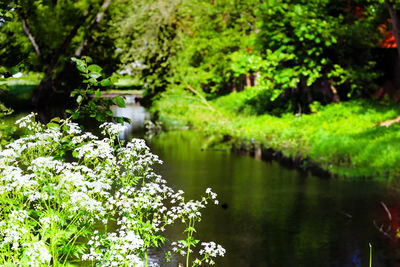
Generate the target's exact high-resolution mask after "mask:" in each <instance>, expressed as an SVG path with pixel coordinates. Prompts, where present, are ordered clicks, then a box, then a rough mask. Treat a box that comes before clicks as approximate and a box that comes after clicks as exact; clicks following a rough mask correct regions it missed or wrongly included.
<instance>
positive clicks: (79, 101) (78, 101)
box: [76, 95, 83, 104]
mask: <svg viewBox="0 0 400 267" xmlns="http://www.w3.org/2000/svg"><path fill="white" fill-rule="evenodd" d="M82 101H83V97H82V96H81V95H78V97H77V98H76V102H77V103H78V104H80V103H82Z"/></svg>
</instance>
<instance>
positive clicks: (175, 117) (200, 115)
mask: <svg viewBox="0 0 400 267" xmlns="http://www.w3.org/2000/svg"><path fill="white" fill-rule="evenodd" d="M241 101H243V99H242V95H241V93H232V94H230V95H227V96H224V97H220V98H217V99H215V100H213V101H210V102H207V103H206V102H205V101H204V99H201V98H200V97H198V96H194V95H192V94H190V93H189V92H187V91H181V90H179V91H168V92H166V93H164V94H163V95H162V96H161V97H160V98H159V99H158V100H157V101H156V102H155V103H154V105H153V107H152V112H153V113H154V112H155V113H157V114H158V118H159V120H160V121H162V122H163V124H164V126H165V127H166V128H169V129H171V128H182V127H191V128H194V129H198V130H201V131H203V132H205V133H206V134H209V135H212V136H214V137H213V138H212V140H213V141H212V143H211V145H212V144H221V143H225V144H227V145H233V144H238V143H247V144H250V143H251V142H254V143H256V144H258V145H262V146H263V147H264V148H266V149H271V150H273V151H279V152H280V153H279V155H281V156H282V157H285V158H287V159H290V160H292V161H297V162H300V164H299V165H300V166H303V167H307V165H310V164H312V165H314V164H315V165H317V166H318V167H320V168H321V169H323V170H325V171H328V172H329V173H331V174H333V175H338V176H348V177H373V178H376V179H395V178H399V177H400V164H398V163H399V162H400V142H399V141H400V125H399V124H398V123H394V124H392V125H390V126H389V127H386V126H380V123H382V122H384V121H387V120H391V119H393V118H396V117H397V116H398V115H399V114H400V106H399V105H396V104H394V103H392V104H390V103H383V102H382V103H379V102H371V100H363V99H358V100H351V101H348V102H342V103H339V104H331V105H328V106H325V107H323V106H317V105H316V107H315V108H314V113H312V114H303V115H301V116H300V115H293V114H284V115H282V116H281V117H276V116H271V115H268V114H264V115H256V114H254V113H252V112H251V111H248V110H246V109H242V108H241V109H238V107H242V106H243V105H242V102H241Z"/></svg>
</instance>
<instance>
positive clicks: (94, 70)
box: [88, 64, 103, 72]
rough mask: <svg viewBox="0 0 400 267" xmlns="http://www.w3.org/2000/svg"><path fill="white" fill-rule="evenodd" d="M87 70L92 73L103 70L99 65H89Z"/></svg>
mask: <svg viewBox="0 0 400 267" xmlns="http://www.w3.org/2000/svg"><path fill="white" fill-rule="evenodd" d="M88 70H90V71H92V72H101V71H102V70H103V68H102V67H100V66H99V65H96V64H92V65H89V67H88Z"/></svg>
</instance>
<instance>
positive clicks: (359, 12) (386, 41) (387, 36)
mask: <svg viewBox="0 0 400 267" xmlns="http://www.w3.org/2000/svg"><path fill="white" fill-rule="evenodd" d="M346 10H347V11H349V12H351V13H352V14H353V16H354V17H355V18H357V19H359V18H365V17H366V15H365V12H364V10H363V9H362V8H361V7H359V6H355V7H354V6H351V5H349V6H347V8H346ZM391 22H392V21H391V19H388V24H391ZM379 30H380V32H381V33H382V35H383V36H384V38H383V40H382V43H380V44H379V48H397V45H396V40H395V39H394V36H393V33H392V31H390V30H388V29H387V25H386V24H381V25H379Z"/></svg>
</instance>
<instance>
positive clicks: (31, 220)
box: [0, 114, 223, 266]
mask: <svg viewBox="0 0 400 267" xmlns="http://www.w3.org/2000/svg"><path fill="white" fill-rule="evenodd" d="M18 124H19V125H21V126H24V127H27V128H28V129H29V130H31V131H32V133H31V134H30V135H27V136H25V137H22V138H19V139H17V140H16V141H14V142H12V143H10V144H8V145H7V146H6V148H5V149H4V150H2V151H0V206H1V207H7V209H3V210H2V211H1V212H2V213H0V216H1V217H0V254H1V253H2V254H3V255H9V256H7V257H0V265H3V264H5V265H7V264H8V262H7V260H8V259H11V258H12V259H13V260H14V263H15V264H17V265H18V264H26V265H31V266H39V265H46V264H50V262H51V258H52V257H51V256H50V254H49V252H48V250H47V248H48V247H51V248H52V253H53V254H54V255H55V257H57V258H58V259H63V261H64V260H68V257H69V256H70V255H72V254H75V255H76V254H77V253H78V254H79V251H82V250H81V249H80V250H79V249H78V248H76V249H75V248H74V247H73V246H72V245H71V244H74V243H75V241H74V240H76V239H77V238H78V237H79V236H80V235H83V233H85V235H87V234H88V233H89V235H91V237H90V240H89V241H88V243H87V244H86V252H85V253H84V254H83V255H82V252H80V253H81V255H82V260H83V261H92V263H93V264H94V265H101V266H121V265H127V266H143V265H144V262H145V261H144V259H145V258H147V250H148V249H149V248H155V247H159V246H161V245H162V244H163V243H164V242H165V240H166V239H165V237H164V236H163V235H162V233H163V231H164V230H165V228H166V227H168V226H169V225H172V224H174V223H175V222H176V221H178V222H179V221H182V222H184V223H187V222H188V221H189V222H194V221H199V220H200V216H201V210H202V209H203V208H205V205H206V204H207V201H208V200H212V201H213V202H214V203H215V204H218V202H217V200H216V194H215V193H213V192H212V191H211V189H209V188H208V189H207V190H206V195H207V197H203V198H202V200H201V201H193V200H190V201H185V199H184V197H183V194H184V192H183V191H181V190H179V191H177V192H175V191H174V190H173V189H172V188H170V187H168V186H167V185H166V181H165V180H164V179H162V178H161V177H160V176H159V175H157V174H155V173H154V172H153V171H152V168H151V166H152V165H153V164H154V163H162V162H161V161H160V160H159V158H158V157H157V156H156V155H153V154H152V153H150V149H149V148H148V147H147V146H146V144H145V142H144V140H141V139H133V140H132V141H130V142H127V143H126V144H124V145H121V144H120V143H119V142H115V140H116V138H117V135H118V134H119V133H120V132H121V131H123V130H124V129H123V126H121V125H118V124H112V123H105V124H103V125H102V126H101V128H102V129H103V132H104V134H106V135H108V137H107V138H103V139H100V138H98V137H96V136H94V135H93V134H91V133H84V132H82V131H81V129H80V127H79V125H77V124H75V123H71V122H69V121H61V122H60V124H61V125H60V126H62V127H59V128H60V129H58V127H49V128H47V127H45V126H43V125H41V124H39V123H36V122H34V115H33V114H31V115H29V116H27V117H26V118H23V119H21V120H19V121H18ZM116 143H118V145H115V144H116ZM71 156H72V157H73V158H75V159H76V161H72V160H71V159H72V157H71ZM113 218H116V219H117V222H116V223H117V225H118V229H117V230H116V231H115V232H108V231H107V223H108V221H109V220H110V219H113ZM100 222H103V224H104V228H105V229H104V231H100V232H96V231H94V230H95V229H94V225H95V224H97V225H98V224H99V223H100ZM191 232H193V231H192V230H191ZM38 238H39V240H38ZM174 244H175V245H173V247H175V249H174V251H173V252H179V253H181V254H184V253H186V252H187V250H185V251H184V244H185V243H183V242H182V241H180V242H177V243H174ZM74 249H75V250H74ZM212 249H214V250H212ZM53 250H54V251H53ZM222 250H223V249H222V248H221V247H220V246H219V245H218V246H217V247H215V246H214V247H213V246H212V245H209V246H205V248H204V249H203V251H202V252H203V253H204V255H207V259H209V258H211V257H215V256H216V255H223V253H221V252H222ZM212 251H214V252H212ZM215 251H216V252H215ZM189 252H191V250H189ZM2 258H3V262H2ZM26 259H28V261H27V262H26ZM22 261H25V262H22ZM209 262H212V261H211V260H210V261H209ZM146 264H147V263H145V265H146Z"/></svg>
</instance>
